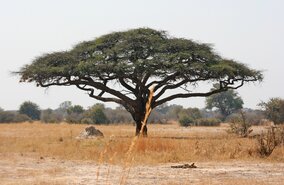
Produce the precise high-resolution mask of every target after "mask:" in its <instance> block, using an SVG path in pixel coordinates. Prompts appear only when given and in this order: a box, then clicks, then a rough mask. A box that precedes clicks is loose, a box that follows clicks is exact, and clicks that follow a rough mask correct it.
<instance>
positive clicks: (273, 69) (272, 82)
mask: <svg viewBox="0 0 284 185" xmlns="http://www.w3.org/2000/svg"><path fill="white" fill-rule="evenodd" d="M283 7H284V2H283V1H280V0H271V1H265V0H251V1H245V0H240V1H232V0H217V1H214V2H213V1H210V0H201V1H193V0H189V1H186V0H176V1H170V0H168V1H167V0H164V1H161V0H156V1H150V0H145V1H133V0H132V1H131V0H122V1H114V0H113V1H111V0H106V1H91V0H86V1H80V2H79V1H72V0H70V1H67V0H62V1H55V0H50V1H36V0H27V1H20V0H11V1H6V2H3V1H0V23H1V29H0V41H1V42H0V49H1V54H0V60H1V64H2V67H1V68H0V82H1V84H2V85H3V86H2V87H1V94H0V95H1V96H0V107H1V108H3V109H5V110H17V109H18V108H19V106H20V104H21V103H23V102H24V101H27V100H30V101H32V102H35V103H37V104H38V105H39V106H40V107H41V108H42V109H46V108H52V109H55V108H57V107H58V106H59V104H60V103H62V102H63V101H71V102H72V103H73V104H79V105H82V106H84V107H85V108H86V107H88V106H91V105H93V104H95V103H101V102H99V101H97V100H94V99H92V98H90V97H89V96H88V95H87V94H86V93H85V92H83V91H81V90H79V89H76V88H75V87H50V88H49V89H48V90H46V89H44V88H39V87H36V86H35V84H33V83H19V77H16V76H12V75H11V73H10V72H11V71H17V70H19V69H20V68H21V67H22V66H24V65H25V64H29V63H31V61H32V60H33V59H34V58H35V57H37V56H40V55H42V54H44V53H49V52H53V51H64V50H68V49H70V48H72V46H74V45H75V44H77V43H79V42H81V41H84V40H91V39H94V38H95V37H99V36H101V35H104V34H107V33H110V32H113V31H124V30H127V29H133V28H139V27H149V28H153V29H158V30H165V31H168V33H169V34H170V35H172V36H174V37H182V38H187V39H192V40H194V41H198V42H202V43H212V44H213V45H214V48H215V51H216V52H217V53H218V54H220V55H221V56H223V57H225V58H229V59H234V60H236V61H239V62H242V63H245V64H247V65H248V66H249V67H251V68H254V69H258V70H263V71H264V81H263V82H262V83H260V84H259V83H255V84H246V85H245V86H244V87H242V88H240V89H239V90H237V92H239V94H240V96H241V97H242V98H243V100H244V107H247V108H254V109H255V108H257V104H258V103H260V101H267V100H268V99H269V98H272V97H280V98H284V93H283V88H282V87H281V86H282V85H281V84H283V82H282V79H284V73H283V72H282V71H283V69H284V63H283V62H282V61H281V60H282V59H283V58H284V52H283V51H282V50H283V46H282V43H284V36H283V33H284V24H283V17H284V12H283V11H282V9H283ZM204 102H205V99H204V98H188V99H178V100H174V101H171V102H169V104H180V105H182V106H184V107H198V108H203V107H204V106H205V103H204ZM106 106H108V107H114V106H116V105H115V104H106Z"/></svg>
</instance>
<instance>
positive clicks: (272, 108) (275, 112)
mask: <svg viewBox="0 0 284 185" xmlns="http://www.w3.org/2000/svg"><path fill="white" fill-rule="evenodd" d="M259 106H261V107H262V108H263V109H264V113H265V115H266V117H267V119H269V120H271V121H273V122H274V123H275V124H280V123H284V100H283V99H281V98H271V99H270V100H269V101H268V102H267V103H265V102H261V103H260V104H259Z"/></svg>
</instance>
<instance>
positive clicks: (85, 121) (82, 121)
mask: <svg viewBox="0 0 284 185" xmlns="http://www.w3.org/2000/svg"><path fill="white" fill-rule="evenodd" d="M81 123H83V124H93V120H92V119H91V118H83V119H82V120H81Z"/></svg>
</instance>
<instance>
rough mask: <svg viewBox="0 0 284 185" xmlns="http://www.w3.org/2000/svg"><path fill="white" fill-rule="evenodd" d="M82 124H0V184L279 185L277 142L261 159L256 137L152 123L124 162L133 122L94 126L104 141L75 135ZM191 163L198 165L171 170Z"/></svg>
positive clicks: (282, 165)
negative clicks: (270, 152)
mask: <svg viewBox="0 0 284 185" xmlns="http://www.w3.org/2000/svg"><path fill="white" fill-rule="evenodd" d="M85 126H86V125H68V124H59V125H58V124H41V123H35V124H34V123H33V124H29V123H23V124H1V125H0V185H2V184H3V185H7V184H9V185H30V184H31V185H61V184H63V185H65V184H76V185H77V184H82V185H85V184H96V185H100V184H101V185H107V184H109V185H111V184H112V185H117V184H123V185H125V184H129V185H132V184H135V185H141V184H142V185H143V184H155V185H181V184H182V185H183V184H185V185H187V184H194V185H208V184H212V185H219V184H227V185H231V184H233V185H246V184H247V185H262V184H270V185H284V158H283V156H284V147H283V146H282V147H277V148H276V149H275V150H274V152H273V153H272V154H271V156H269V157H267V158H262V157H260V156H259V154H258V153H257V145H256V143H257V142H256V139H254V138H239V137H237V136H234V135H228V133H227V132H226V130H227V129H228V128H227V126H221V127H190V128H182V127H179V126H178V125H151V126H150V132H149V137H148V138H141V139H139V140H137V141H136V142H134V143H135V145H134V147H133V150H132V152H131V155H129V156H130V158H129V159H130V160H126V159H128V158H127V156H128V154H127V151H128V150H129V148H130V146H131V144H132V143H133V141H134V140H133V137H132V136H133V130H134V129H133V126H131V125H109V126H98V128H99V129H100V130H101V131H103V133H104V134H105V138H104V139H99V140H77V139H75V137H76V136H77V135H78V134H79V133H80V132H81V131H82V130H83V129H84V127H85ZM263 129H265V128H263V127H255V128H254V132H256V133H259V132H261V131H262V130H263ZM131 159H134V160H133V161H131ZM192 162H195V164H196V165H197V168H195V169H175V168H171V166H172V165H178V164H184V163H189V164H191V163H192ZM102 163H103V164H102Z"/></svg>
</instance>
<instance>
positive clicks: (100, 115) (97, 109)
mask: <svg viewBox="0 0 284 185" xmlns="http://www.w3.org/2000/svg"><path fill="white" fill-rule="evenodd" d="M104 109H105V107H104V105H103V104H95V105H94V106H92V107H91V108H90V109H89V110H87V111H86V113H85V118H89V119H90V120H92V124H107V123H109V121H108V119H107V117H106V115H105V113H104ZM88 121H89V120H88ZM84 122H86V120H84Z"/></svg>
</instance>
